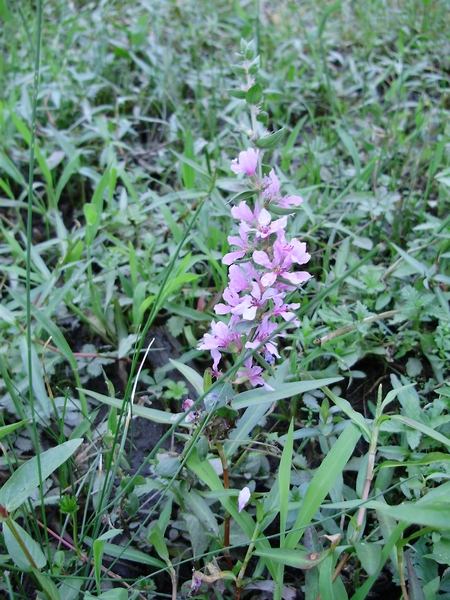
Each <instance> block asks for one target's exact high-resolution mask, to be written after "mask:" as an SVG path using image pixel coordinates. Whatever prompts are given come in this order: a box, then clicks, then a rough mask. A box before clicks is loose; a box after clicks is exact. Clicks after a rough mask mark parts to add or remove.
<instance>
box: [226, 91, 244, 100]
mask: <svg viewBox="0 0 450 600" xmlns="http://www.w3.org/2000/svg"><path fill="white" fill-rule="evenodd" d="M227 94H228V95H229V96H232V97H233V98H239V100H245V96H246V91H245V90H227Z"/></svg>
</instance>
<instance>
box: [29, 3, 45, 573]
mask: <svg viewBox="0 0 450 600" xmlns="http://www.w3.org/2000/svg"><path fill="white" fill-rule="evenodd" d="M42 16H43V0H38V1H37V7H36V35H35V47H34V81H33V101H32V116H31V128H30V130H31V139H30V155H29V168H28V200H27V247H26V289H25V298H26V322H27V329H26V333H25V335H26V338H25V339H26V343H27V367H28V379H29V381H28V400H29V403H30V410H31V418H32V423H31V430H32V437H33V441H34V447H35V449H36V456H37V468H38V474H39V494H40V500H41V506H44V491H43V487H42V469H41V461H40V456H39V439H38V432H37V426H36V419H35V406H34V397H33V362H32V352H31V350H32V339H31V244H32V233H33V180H34V160H35V151H34V150H35V144H36V113H37V102H38V100H37V95H38V90H39V75H40V64H41V44H42ZM42 519H43V521H44V523H45V525H46V524H47V523H46V515H45V510H43V511H42ZM45 539H46V548H47V554H48V559H49V562H50V563H51V561H50V544H49V539H48V534H47V531H46V530H45Z"/></svg>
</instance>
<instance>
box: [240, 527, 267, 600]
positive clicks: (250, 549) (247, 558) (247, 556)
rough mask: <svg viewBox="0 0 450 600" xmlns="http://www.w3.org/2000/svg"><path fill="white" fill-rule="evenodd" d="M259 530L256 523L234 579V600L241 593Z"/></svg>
mask: <svg viewBox="0 0 450 600" xmlns="http://www.w3.org/2000/svg"><path fill="white" fill-rule="evenodd" d="M260 530H261V524H260V523H256V526H255V530H254V531H253V535H252V539H251V542H250V544H249V545H248V548H247V552H246V554H245V558H244V561H243V563H242V567H241V569H240V571H239V574H238V576H237V579H236V593H235V595H234V600H240V597H241V592H242V580H243V579H244V575H245V571H246V569H247V566H248V563H249V562H250V559H251V557H252V554H253V550H254V548H255V545H256V544H255V542H256V540H257V539H258V537H259V533H260Z"/></svg>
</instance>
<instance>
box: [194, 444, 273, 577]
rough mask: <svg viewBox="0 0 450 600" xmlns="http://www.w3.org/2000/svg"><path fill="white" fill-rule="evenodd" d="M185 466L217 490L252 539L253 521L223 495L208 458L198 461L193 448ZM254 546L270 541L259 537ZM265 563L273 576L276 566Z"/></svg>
mask: <svg viewBox="0 0 450 600" xmlns="http://www.w3.org/2000/svg"><path fill="white" fill-rule="evenodd" d="M186 466H187V467H189V468H190V469H192V471H194V473H196V474H197V476H198V477H199V478H200V480H201V481H203V483H204V484H205V485H207V486H208V487H209V489H210V490H211V491H214V492H218V494H217V499H218V500H220V503H221V504H222V506H223V508H224V510H226V511H227V512H229V513H230V515H231V516H232V517H233V519H234V521H235V522H236V523H237V525H238V526H239V527H240V529H241V530H242V531H243V532H244V533H245V535H246V536H247V537H248V538H249V539H252V536H253V533H254V531H255V521H254V520H253V519H252V517H251V516H250V515H249V514H248V512H247V511H245V510H243V511H242V512H241V513H240V512H238V507H237V502H236V501H235V500H234V501H233V500H232V499H231V498H229V497H228V496H226V495H223V492H224V487H223V484H222V481H221V480H220V477H219V476H218V475H217V473H216V472H215V471H214V468H213V466H212V465H211V463H210V462H209V461H208V460H204V461H200V459H199V457H198V453H197V449H196V448H193V449H192V451H191V452H190V454H189V456H188V457H187V460H186ZM255 546H256V548H260V547H262V548H270V543H269V541H268V540H266V539H265V538H263V539H259V540H258V541H257V542H256V544H255ZM264 562H265V564H266V566H267V568H268V570H269V572H270V574H271V575H272V577H273V578H274V577H275V576H276V573H277V566H276V565H275V564H274V563H273V562H272V561H271V560H270V559H265V561H264Z"/></svg>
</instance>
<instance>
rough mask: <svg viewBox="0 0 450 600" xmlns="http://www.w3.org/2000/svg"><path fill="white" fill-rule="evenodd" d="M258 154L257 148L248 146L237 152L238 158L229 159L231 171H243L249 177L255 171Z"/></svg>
mask: <svg viewBox="0 0 450 600" xmlns="http://www.w3.org/2000/svg"><path fill="white" fill-rule="evenodd" d="M258 154H259V150H256V152H255V150H253V148H249V149H248V150H246V151H245V152H239V158H235V159H234V160H232V161H231V170H232V171H233V173H236V175H237V174H238V173H245V174H246V175H249V176H250V177H251V176H252V175H254V174H255V173H256V168H257V166H258Z"/></svg>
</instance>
